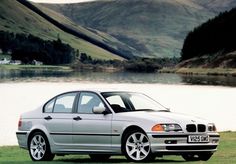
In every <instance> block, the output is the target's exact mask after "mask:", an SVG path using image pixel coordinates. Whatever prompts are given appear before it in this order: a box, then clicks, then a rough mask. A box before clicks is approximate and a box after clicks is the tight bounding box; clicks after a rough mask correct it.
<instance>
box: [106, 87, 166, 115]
mask: <svg viewBox="0 0 236 164" xmlns="http://www.w3.org/2000/svg"><path fill="white" fill-rule="evenodd" d="M102 96H103V97H104V98H105V99H106V100H107V102H108V103H109V104H110V106H111V107H112V109H113V110H114V112H116V113H119V112H133V111H166V112H167V111H168V110H167V109H166V108H165V107H164V106H162V105H161V104H160V103H158V102H156V101H155V100H153V99H151V98H150V97H148V96H146V95H144V94H141V93H130V92H104V93H102Z"/></svg>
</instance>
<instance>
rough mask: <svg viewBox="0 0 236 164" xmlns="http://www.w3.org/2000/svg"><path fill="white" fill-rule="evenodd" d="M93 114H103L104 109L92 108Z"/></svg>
mask: <svg viewBox="0 0 236 164" xmlns="http://www.w3.org/2000/svg"><path fill="white" fill-rule="evenodd" d="M93 113H94V114H105V113H106V108H105V107H93Z"/></svg>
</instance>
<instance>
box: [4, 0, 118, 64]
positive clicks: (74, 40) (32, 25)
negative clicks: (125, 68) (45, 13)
mask: <svg viewBox="0 0 236 164" xmlns="http://www.w3.org/2000/svg"><path fill="white" fill-rule="evenodd" d="M0 12H1V15H0V30H1V31H7V32H14V33H23V34H31V35H33V36H37V37H40V38H42V39H44V40H57V38H58V37H60V39H61V40H62V41H63V42H64V43H67V44H70V45H71V46H72V47H73V48H75V49H78V50H79V51H80V52H85V53H87V54H89V55H90V56H92V57H93V58H98V59H105V60H107V59H119V60H122V58H121V57H119V56H117V55H115V54H113V53H111V52H109V51H107V50H104V49H103V48H101V47H99V46H95V45H93V44H91V43H89V42H87V41H85V40H83V39H81V38H78V37H75V36H73V35H71V34H68V33H66V32H64V31H63V30H61V29H59V28H58V27H56V26H55V25H53V24H52V23H50V22H49V21H47V20H45V19H44V18H43V17H41V16H40V15H38V14H36V13H35V12H33V11H32V10H30V9H29V8H27V7H25V6H24V5H22V4H20V3H19V2H18V1H15V0H12V1H9V0H2V1H1V3H0ZM57 17H58V19H65V18H64V17H63V16H61V15H57ZM76 28H77V26H76Z"/></svg>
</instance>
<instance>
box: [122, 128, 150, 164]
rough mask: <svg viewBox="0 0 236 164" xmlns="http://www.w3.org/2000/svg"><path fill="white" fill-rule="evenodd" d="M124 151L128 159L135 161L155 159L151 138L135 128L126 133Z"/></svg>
mask: <svg viewBox="0 0 236 164" xmlns="http://www.w3.org/2000/svg"><path fill="white" fill-rule="evenodd" d="M123 152H124V154H125V156H126V158H127V159H128V160H131V161H135V162H141V161H147V160H152V159H154V156H153V154H152V152H151V144H150V141H149V138H148V137H147V135H146V134H145V133H143V132H141V131H139V130H133V131H131V132H129V133H128V134H126V135H125V137H124V141H123Z"/></svg>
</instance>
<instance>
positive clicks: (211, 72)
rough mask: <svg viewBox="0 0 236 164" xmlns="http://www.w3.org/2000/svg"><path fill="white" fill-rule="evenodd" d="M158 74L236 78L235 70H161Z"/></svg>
mask: <svg viewBox="0 0 236 164" xmlns="http://www.w3.org/2000/svg"><path fill="white" fill-rule="evenodd" d="M158 72H159V73H177V74H185V75H210V76H232V77H236V68H162V69H160V70H159V71H158Z"/></svg>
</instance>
